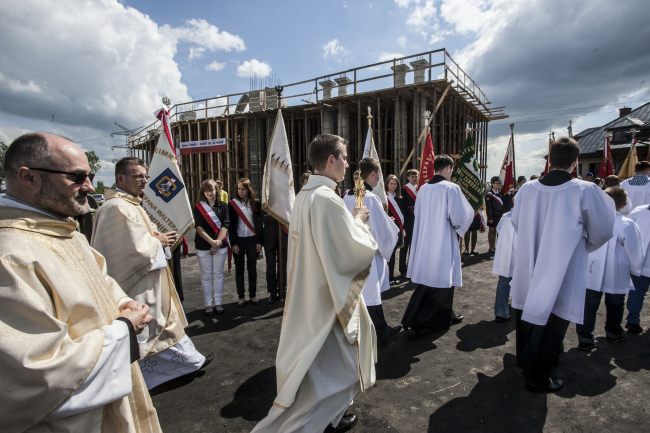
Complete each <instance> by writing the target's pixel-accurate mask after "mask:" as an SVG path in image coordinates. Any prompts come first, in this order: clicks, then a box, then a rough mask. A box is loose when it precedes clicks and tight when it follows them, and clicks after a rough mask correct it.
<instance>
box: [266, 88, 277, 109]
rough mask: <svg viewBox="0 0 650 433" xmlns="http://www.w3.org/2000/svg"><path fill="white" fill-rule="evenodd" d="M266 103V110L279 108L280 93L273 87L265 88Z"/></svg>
mask: <svg viewBox="0 0 650 433" xmlns="http://www.w3.org/2000/svg"><path fill="white" fill-rule="evenodd" d="M264 101H265V102H266V107H265V109H266V110H276V109H277V108H278V92H276V91H275V89H274V88H273V87H267V88H265V89H264Z"/></svg>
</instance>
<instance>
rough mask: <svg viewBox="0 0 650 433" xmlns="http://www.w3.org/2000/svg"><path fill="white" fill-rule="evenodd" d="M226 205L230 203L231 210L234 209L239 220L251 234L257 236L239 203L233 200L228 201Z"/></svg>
mask: <svg viewBox="0 0 650 433" xmlns="http://www.w3.org/2000/svg"><path fill="white" fill-rule="evenodd" d="M228 203H230V205H231V206H232V208H233V209H235V212H237V215H239V219H240V220H241V221H242V222H243V223H244V224H246V227H248V229H249V230H250V231H251V232H253V234H254V235H257V233H255V227H253V224H252V222H251V221H250V220H249V219H248V217H247V216H246V214H245V213H244V210H243V209H242V208H241V206H239V203H237V201H236V200H235V199H234V198H233V199H232V200H230V201H229V202H228Z"/></svg>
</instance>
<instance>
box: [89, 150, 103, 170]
mask: <svg viewBox="0 0 650 433" xmlns="http://www.w3.org/2000/svg"><path fill="white" fill-rule="evenodd" d="M86 157H87V158H88V165H90V171H92V172H93V173H98V172H99V170H100V169H101V168H102V161H101V160H100V159H99V156H97V154H96V153H95V151H93V150H90V151H86Z"/></svg>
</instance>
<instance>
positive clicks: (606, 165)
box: [598, 134, 614, 179]
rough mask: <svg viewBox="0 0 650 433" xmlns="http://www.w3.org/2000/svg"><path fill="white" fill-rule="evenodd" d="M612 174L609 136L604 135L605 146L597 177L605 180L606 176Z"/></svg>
mask: <svg viewBox="0 0 650 433" xmlns="http://www.w3.org/2000/svg"><path fill="white" fill-rule="evenodd" d="M612 174H614V166H613V165H612V148H611V146H610V145H609V135H607V134H605V146H604V147H603V159H602V161H601V163H600V169H599V170H598V177H599V178H601V179H605V178H606V177H607V176H610V175H612Z"/></svg>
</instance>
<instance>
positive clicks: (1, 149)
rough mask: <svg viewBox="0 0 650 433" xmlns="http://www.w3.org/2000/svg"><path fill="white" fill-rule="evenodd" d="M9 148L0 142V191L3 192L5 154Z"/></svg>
mask: <svg viewBox="0 0 650 433" xmlns="http://www.w3.org/2000/svg"><path fill="white" fill-rule="evenodd" d="M8 147H9V146H8V145H6V144H4V143H3V142H2V141H0V191H3V190H4V183H5V169H4V165H5V152H6V151H7V148H8Z"/></svg>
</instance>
